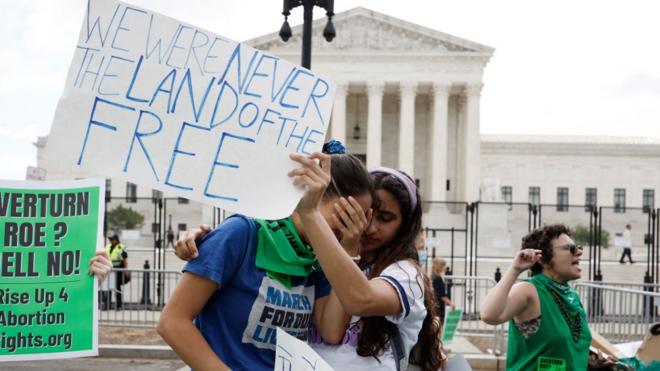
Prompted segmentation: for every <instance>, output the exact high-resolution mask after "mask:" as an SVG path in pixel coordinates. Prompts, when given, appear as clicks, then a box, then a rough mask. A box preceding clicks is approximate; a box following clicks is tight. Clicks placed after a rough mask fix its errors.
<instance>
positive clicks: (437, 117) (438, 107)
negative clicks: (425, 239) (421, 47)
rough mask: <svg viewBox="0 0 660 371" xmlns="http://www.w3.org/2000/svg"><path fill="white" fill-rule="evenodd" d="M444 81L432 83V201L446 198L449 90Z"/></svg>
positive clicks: (447, 84)
mask: <svg viewBox="0 0 660 371" xmlns="http://www.w3.org/2000/svg"><path fill="white" fill-rule="evenodd" d="M450 89H451V85H450V84H449V83H446V82H435V83H434V84H433V123H432V124H431V153H430V157H431V158H430V166H431V192H430V197H431V200H432V201H446V200H447V156H448V151H447V124H448V111H449V109H448V108H449V90H450Z"/></svg>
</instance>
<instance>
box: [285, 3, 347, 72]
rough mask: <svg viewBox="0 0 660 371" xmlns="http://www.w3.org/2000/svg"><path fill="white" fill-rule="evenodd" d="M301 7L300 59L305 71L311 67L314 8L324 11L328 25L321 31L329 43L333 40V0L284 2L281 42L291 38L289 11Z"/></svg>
mask: <svg viewBox="0 0 660 371" xmlns="http://www.w3.org/2000/svg"><path fill="white" fill-rule="evenodd" d="M301 5H302V7H303V10H304V13H303V35H302V59H301V63H300V64H301V65H302V66H303V67H305V68H307V69H311V67H312V19H313V16H314V7H315V6H318V7H320V8H323V9H325V11H326V13H325V15H326V16H327V17H328V23H326V24H325V28H324V29H323V37H324V38H325V40H326V41H328V42H330V41H332V39H334V38H335V36H336V33H335V26H334V25H333V24H332V17H333V16H334V15H335V13H334V7H335V1H334V0H284V5H283V9H282V15H283V16H284V23H283V24H282V28H280V37H281V38H282V41H284V42H287V41H288V40H289V38H291V26H289V21H288V18H289V15H291V9H293V8H297V7H298V6H301Z"/></svg>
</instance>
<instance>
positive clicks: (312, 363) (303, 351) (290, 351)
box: [273, 327, 333, 371]
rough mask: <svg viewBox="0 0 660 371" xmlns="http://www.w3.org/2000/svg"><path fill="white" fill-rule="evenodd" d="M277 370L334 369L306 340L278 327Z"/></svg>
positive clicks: (306, 370) (323, 370)
mask: <svg viewBox="0 0 660 371" xmlns="http://www.w3.org/2000/svg"><path fill="white" fill-rule="evenodd" d="M273 370H275V371H309V370H314V371H333V370H332V367H330V366H329V365H328V364H327V363H326V362H325V361H324V360H323V359H322V358H321V357H320V356H319V355H318V354H316V352H315V351H314V350H313V349H312V348H310V347H309V345H307V344H305V343H304V342H302V341H300V340H298V339H296V338H294V337H293V336H291V335H289V334H287V333H286V331H284V330H282V329H281V328H279V327H278V328H277V349H276V350H275V368H273Z"/></svg>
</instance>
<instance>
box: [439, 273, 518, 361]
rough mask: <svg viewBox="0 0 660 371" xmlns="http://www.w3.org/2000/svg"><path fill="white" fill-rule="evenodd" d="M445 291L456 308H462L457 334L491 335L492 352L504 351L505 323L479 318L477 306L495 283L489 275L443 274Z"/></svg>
mask: <svg viewBox="0 0 660 371" xmlns="http://www.w3.org/2000/svg"><path fill="white" fill-rule="evenodd" d="M445 281H446V285H447V292H448V293H449V295H450V298H451V300H452V302H453V303H454V304H455V305H456V307H458V308H463V318H462V320H461V322H460V324H459V326H458V329H457V334H459V335H463V336H474V337H492V339H493V345H492V348H491V349H492V350H493V352H495V353H497V352H499V353H498V354H503V353H504V341H503V340H504V336H506V333H505V328H504V327H505V324H500V325H496V326H493V325H489V324H487V323H486V322H484V321H482V320H481V316H480V312H479V307H480V305H481V300H483V298H485V297H486V294H487V293H488V291H490V290H491V289H492V288H493V287H494V286H495V284H496V282H495V280H494V279H492V278H490V277H476V276H445Z"/></svg>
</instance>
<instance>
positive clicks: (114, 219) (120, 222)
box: [106, 205, 144, 231]
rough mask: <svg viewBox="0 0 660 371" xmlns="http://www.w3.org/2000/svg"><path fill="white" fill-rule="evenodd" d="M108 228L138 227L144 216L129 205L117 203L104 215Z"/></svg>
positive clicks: (140, 225)
mask: <svg viewBox="0 0 660 371" xmlns="http://www.w3.org/2000/svg"><path fill="white" fill-rule="evenodd" d="M106 218H107V219H106V220H107V223H108V229H110V230H116V231H118V230H121V229H138V228H140V227H142V224H143V223H144V216H143V215H142V214H140V213H139V212H137V211H135V210H133V209H131V208H130V207H123V206H122V205H119V206H117V207H115V208H114V209H112V211H109V212H108V215H107V216H106Z"/></svg>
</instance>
